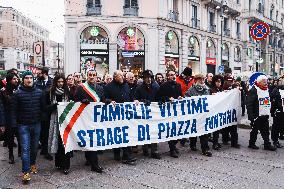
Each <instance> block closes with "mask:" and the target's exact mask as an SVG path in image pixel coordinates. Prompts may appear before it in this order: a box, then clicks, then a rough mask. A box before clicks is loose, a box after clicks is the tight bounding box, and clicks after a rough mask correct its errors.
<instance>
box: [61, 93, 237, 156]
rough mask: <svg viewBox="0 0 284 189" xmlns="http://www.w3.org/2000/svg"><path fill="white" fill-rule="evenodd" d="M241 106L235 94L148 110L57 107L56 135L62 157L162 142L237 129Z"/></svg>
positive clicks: (99, 105)
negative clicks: (63, 151) (232, 127)
mask: <svg viewBox="0 0 284 189" xmlns="http://www.w3.org/2000/svg"><path fill="white" fill-rule="evenodd" d="M240 104H241V103H240V92H239V90H238V89H234V90H231V91H228V92H222V93H217V94H215V95H210V96H196V97H190V98H184V99H182V100H176V101H174V102H167V103H164V104H158V103H157V102H153V103H151V105H150V106H146V105H145V104H144V103H140V104H139V105H135V104H134V103H132V102H131V103H130V102H125V103H121V104H116V106H113V105H112V104H109V105H106V104H103V103H98V102H96V103H90V104H88V105H86V104H82V103H74V102H70V103H61V104H59V105H58V115H59V118H58V120H59V124H60V125H59V130H60V135H61V138H62V140H63V144H64V146H65V152H66V153H67V152H70V151H72V150H83V151H97V150H105V149H112V148H118V147H126V146H136V145H143V144H151V143H159V142H166V141H170V140H176V139H182V138H189V137H195V136H201V135H204V134H208V133H212V132H214V131H216V130H220V129H222V128H225V127H228V126H232V125H236V124H238V120H239V116H240Z"/></svg>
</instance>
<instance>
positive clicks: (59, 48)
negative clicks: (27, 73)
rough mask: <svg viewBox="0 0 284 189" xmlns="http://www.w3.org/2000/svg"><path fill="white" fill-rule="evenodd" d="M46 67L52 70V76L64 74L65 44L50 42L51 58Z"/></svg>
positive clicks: (48, 59)
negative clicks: (58, 73) (57, 73)
mask: <svg viewBox="0 0 284 189" xmlns="http://www.w3.org/2000/svg"><path fill="white" fill-rule="evenodd" d="M46 66H47V67H49V68H50V74H55V73H56V72H60V73H62V72H63V66H64V44H63V43H56V42H55V41H49V57H48V58H47V60H46Z"/></svg>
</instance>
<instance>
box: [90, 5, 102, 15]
mask: <svg viewBox="0 0 284 189" xmlns="http://www.w3.org/2000/svg"><path fill="white" fill-rule="evenodd" d="M101 14H102V5H93V6H87V15H101Z"/></svg>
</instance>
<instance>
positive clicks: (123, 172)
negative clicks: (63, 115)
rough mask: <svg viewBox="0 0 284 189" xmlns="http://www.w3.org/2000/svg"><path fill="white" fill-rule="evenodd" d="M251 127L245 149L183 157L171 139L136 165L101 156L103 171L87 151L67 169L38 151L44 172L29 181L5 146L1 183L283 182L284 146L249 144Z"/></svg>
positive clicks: (184, 151) (243, 136)
mask: <svg viewBox="0 0 284 189" xmlns="http://www.w3.org/2000/svg"><path fill="white" fill-rule="evenodd" d="M248 133H249V130H246V129H240V130H239V135H240V137H239V138H240V144H241V145H242V148H241V149H240V150H236V149H231V148H229V147H228V146H225V147H223V149H222V150H221V151H218V152H216V151H213V157H212V158H207V157H204V156H201V155H200V152H191V151H190V150H189V148H188V147H185V148H181V157H180V158H179V159H174V158H171V157H169V156H168V155H167V150H168V146H167V144H166V143H162V144H161V145H160V150H161V152H163V159H162V160H153V159H149V158H144V157H143V156H141V155H140V154H138V156H139V161H138V162H137V165H136V166H129V165H124V164H119V163H117V162H115V161H113V160H112V153H105V154H104V155H102V156H100V158H101V162H102V164H103V166H104V167H105V172H104V173H103V174H97V173H92V172H90V171H89V168H87V167H85V166H84V163H85V161H84V155H83V153H82V152H76V153H75V157H74V158H73V159H72V162H71V164H72V166H71V172H70V173H69V175H68V176H65V175H62V174H61V173H60V172H58V171H57V170H55V169H54V167H53V162H48V161H46V160H43V159H42V157H41V156H39V157H40V158H39V161H38V165H39V173H38V174H37V175H35V176H34V175H32V176H33V177H32V181H31V183H30V184H29V185H27V186H24V187H23V185H22V184H21V180H20V177H19V176H20V167H21V165H20V159H17V160H16V164H15V165H9V164H8V162H7V157H8V154H7V150H6V149H5V148H3V147H0V160H1V161H0V174H1V175H0V188H66V189H67V188H218V189H219V188H230V189H233V188H238V189H240V188H251V189H253V188H269V189H273V188H284V149H280V150H278V151H277V152H267V151H264V150H263V145H262V141H261V140H258V145H261V148H262V149H261V150H258V151H253V150H250V149H248V148H247V142H248V136H249V134H248Z"/></svg>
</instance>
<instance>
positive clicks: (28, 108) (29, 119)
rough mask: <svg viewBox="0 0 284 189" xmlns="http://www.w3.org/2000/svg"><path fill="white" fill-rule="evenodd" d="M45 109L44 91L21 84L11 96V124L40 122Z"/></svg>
mask: <svg viewBox="0 0 284 189" xmlns="http://www.w3.org/2000/svg"><path fill="white" fill-rule="evenodd" d="M44 109H45V95H44V93H43V92H42V91H41V90H40V89H38V88H36V86H33V87H25V86H23V85H21V86H20V87H19V90H18V91H17V92H15V94H14V96H13V98H12V114H11V115H12V120H13V121H12V126H13V127H15V126H17V125H24V124H27V125H29V124H35V123H40V122H41V118H42V114H43V111H44Z"/></svg>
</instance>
